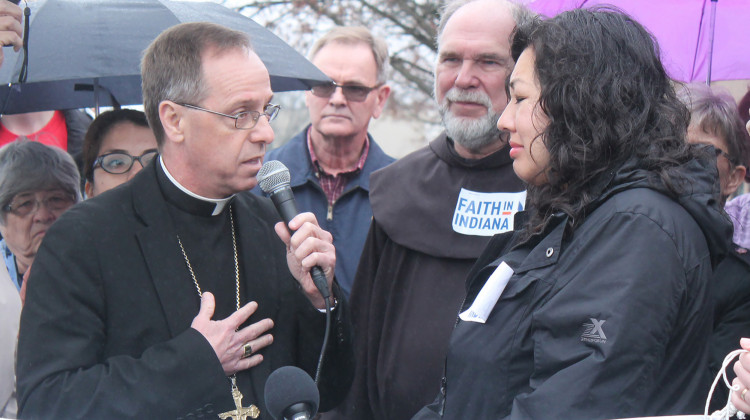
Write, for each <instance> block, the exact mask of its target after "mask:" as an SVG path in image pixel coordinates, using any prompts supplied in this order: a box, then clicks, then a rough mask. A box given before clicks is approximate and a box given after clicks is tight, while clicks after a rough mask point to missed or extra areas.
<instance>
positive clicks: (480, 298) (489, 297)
mask: <svg viewBox="0 0 750 420" xmlns="http://www.w3.org/2000/svg"><path fill="white" fill-rule="evenodd" d="M511 276H513V269H512V268H510V266H509V265H508V264H506V263H505V261H503V262H501V263H500V265H499V266H498V267H497V268H496V269H495V271H494V272H492V274H491V275H490V278H488V279H487V282H486V283H484V286H483V287H482V290H480V291H479V294H478V295H477V297H476V299H474V303H472V304H471V307H469V309H467V310H465V311H464V312H462V313H461V314H459V315H458V316H459V318H461V319H462V320H463V321H469V322H479V323H481V324H484V323H485V322H487V318H488V317H489V316H490V312H492V308H494V307H495V304H496V303H497V300H498V299H500V295H502V294H503V290H505V286H507V285H508V280H510V278H511Z"/></svg>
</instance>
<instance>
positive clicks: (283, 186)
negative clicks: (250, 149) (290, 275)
mask: <svg viewBox="0 0 750 420" xmlns="http://www.w3.org/2000/svg"><path fill="white" fill-rule="evenodd" d="M257 179H258V184H259V185H260V189H261V190H263V192H264V193H266V194H268V195H269V196H270V197H271V201H273V204H274V205H275V206H276V211H278V212H279V215H280V216H281V218H282V219H283V220H284V223H286V225H287V227H289V222H290V221H291V220H292V219H293V218H294V216H296V215H297V214H299V210H298V209H297V203H296V202H295V201H294V193H293V192H292V187H291V185H290V181H291V179H292V177H291V175H290V174H289V169H288V168H287V167H286V166H285V165H284V164H283V163H281V162H279V161H278V160H269V161H268V162H266V163H264V164H263V167H262V168H260V171H258V175H257ZM310 275H311V276H312V279H313V283H315V287H317V288H318V291H320V295H321V296H323V299H324V300H326V301H327V299H328V298H330V297H331V292H330V291H329V290H328V282H327V281H326V276H325V274H323V269H321V268H320V267H318V266H317V265H316V266H315V267H313V268H311V269H310Z"/></svg>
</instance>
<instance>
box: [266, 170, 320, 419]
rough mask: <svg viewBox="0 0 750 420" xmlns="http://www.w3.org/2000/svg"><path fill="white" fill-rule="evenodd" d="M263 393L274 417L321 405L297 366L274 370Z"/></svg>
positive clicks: (314, 409)
mask: <svg viewBox="0 0 750 420" xmlns="http://www.w3.org/2000/svg"><path fill="white" fill-rule="evenodd" d="M271 162H275V161H271ZM269 163H270V162H269ZM264 166H265V165H264ZM285 169H286V168H285ZM263 394H264V395H263V398H264V399H265V401H266V407H268V411H269V412H270V413H271V416H273V418H274V419H283V418H284V411H285V410H286V409H287V408H289V407H291V406H292V405H295V404H299V403H303V404H307V405H309V409H310V417H312V416H315V414H317V412H318V406H319V405H320V394H319V392H318V387H317V386H316V385H315V381H313V379H312V378H311V377H310V375H308V374H307V372H305V371H304V370H302V369H300V368H298V367H295V366H282V367H280V368H278V369H276V370H275V371H273V372H272V373H271V374H270V375H269V376H268V379H266V389H265V391H264V392H263Z"/></svg>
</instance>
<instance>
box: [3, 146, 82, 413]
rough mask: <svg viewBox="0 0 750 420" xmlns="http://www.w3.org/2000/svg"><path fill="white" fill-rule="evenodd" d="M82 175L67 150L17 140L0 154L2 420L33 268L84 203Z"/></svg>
mask: <svg viewBox="0 0 750 420" xmlns="http://www.w3.org/2000/svg"><path fill="white" fill-rule="evenodd" d="M79 182H80V181H79V174H78V167H77V166H76V164H75V162H74V161H73V158H71V157H70V155H68V154H67V153H65V152H64V151H63V150H62V149H59V148H57V147H52V146H45V145H43V144H41V143H37V142H31V141H29V140H27V139H25V138H22V139H18V140H16V141H14V142H12V143H9V144H7V145H5V146H3V147H2V148H1V149H0V234H2V239H1V240H0V254H2V257H3V261H4V264H0V319H1V320H2V322H1V323H0V390H1V391H2V393H1V394H0V416H2V417H7V416H13V415H15V409H16V407H15V404H16V403H15V397H14V390H15V349H16V341H17V339H18V322H19V317H20V314H21V304H22V299H23V292H24V290H25V286H26V284H25V283H26V282H25V281H24V280H25V279H26V278H28V274H29V270H30V267H31V264H32V263H33V261H34V257H35V256H36V253H37V251H38V250H39V246H40V245H41V243H42V239H44V235H45V233H46V232H47V230H48V229H49V228H50V226H51V225H52V223H53V222H54V221H55V220H57V218H58V217H60V215H61V214H62V213H63V212H64V211H66V210H67V209H69V208H70V207H71V206H73V205H74V204H75V203H77V202H78V201H80V198H81V196H80V191H79Z"/></svg>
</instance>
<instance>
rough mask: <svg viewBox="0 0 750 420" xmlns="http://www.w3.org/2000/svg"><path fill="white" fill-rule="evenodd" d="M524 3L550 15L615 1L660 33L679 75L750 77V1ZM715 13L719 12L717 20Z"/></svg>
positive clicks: (690, 78) (670, 66)
mask: <svg viewBox="0 0 750 420" xmlns="http://www.w3.org/2000/svg"><path fill="white" fill-rule="evenodd" d="M524 2H525V3H526V4H527V5H528V6H529V7H530V8H531V9H532V10H534V11H536V12H538V13H540V14H542V15H545V16H554V15H556V14H558V13H560V12H563V11H565V10H570V9H576V8H588V7H592V6H595V5H604V4H610V5H613V6H615V7H617V8H619V9H621V10H623V11H624V12H626V13H628V14H629V15H631V16H632V17H633V18H635V19H636V20H637V21H638V22H640V23H641V24H642V25H644V26H645V27H646V28H648V30H649V31H650V32H651V33H652V34H653V35H654V37H656V39H657V40H658V42H659V47H660V48H661V58H662V62H663V63H664V66H665V67H666V69H667V72H668V73H669V75H670V76H671V77H672V78H673V79H675V80H679V81H682V82H694V81H706V82H707V83H710V82H711V80H738V79H750V42H749V41H748V32H747V28H748V22H750V1H749V0H719V1H716V0H531V1H529V0H526V1H524ZM714 8H715V9H714ZM714 12H715V15H714ZM712 16H715V21H714V19H712Z"/></svg>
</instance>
